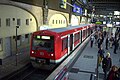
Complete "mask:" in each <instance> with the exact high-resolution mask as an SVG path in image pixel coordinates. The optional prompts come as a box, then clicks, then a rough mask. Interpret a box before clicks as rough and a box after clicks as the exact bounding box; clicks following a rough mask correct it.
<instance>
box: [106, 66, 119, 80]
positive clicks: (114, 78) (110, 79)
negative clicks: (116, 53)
mask: <svg viewBox="0 0 120 80" xmlns="http://www.w3.org/2000/svg"><path fill="white" fill-rule="evenodd" d="M107 80H119V77H118V67H117V66H115V65H114V66H112V68H111V70H110V71H109V73H108V76H107Z"/></svg>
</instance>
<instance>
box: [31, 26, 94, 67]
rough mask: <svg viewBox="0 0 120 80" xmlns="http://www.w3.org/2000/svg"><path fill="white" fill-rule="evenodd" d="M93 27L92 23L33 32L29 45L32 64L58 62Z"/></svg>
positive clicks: (81, 40) (50, 64) (38, 65)
mask: <svg viewBox="0 0 120 80" xmlns="http://www.w3.org/2000/svg"><path fill="white" fill-rule="evenodd" d="M93 29H94V24H88V25H87V24H86V25H80V26H72V27H66V28H56V29H49V30H41V31H37V32H34V33H33V34H32V37H31V47H30V59H31V62H32V65H33V66H34V67H42V68H45V67H46V66H53V65H55V64H58V63H60V62H61V61H63V60H64V59H65V58H66V57H67V56H68V55H70V53H71V52H72V51H73V50H74V49H75V48H76V47H77V46H78V45H79V44H80V43H82V42H83V41H84V40H85V38H87V37H88V36H89V35H90V34H91V32H92V31H91V30H93Z"/></svg>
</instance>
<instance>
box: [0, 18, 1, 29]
mask: <svg viewBox="0 0 120 80" xmlns="http://www.w3.org/2000/svg"><path fill="white" fill-rule="evenodd" d="M0 27H1V18H0Z"/></svg>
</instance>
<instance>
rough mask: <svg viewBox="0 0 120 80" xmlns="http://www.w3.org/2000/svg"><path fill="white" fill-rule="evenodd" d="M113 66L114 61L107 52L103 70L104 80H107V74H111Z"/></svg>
mask: <svg viewBox="0 0 120 80" xmlns="http://www.w3.org/2000/svg"><path fill="white" fill-rule="evenodd" d="M111 66H112V59H111V58H110V53H109V52H107V55H106V57H105V58H104V59H103V61H102V69H103V72H104V80H106V77H107V73H108V72H109V70H110V68H111Z"/></svg>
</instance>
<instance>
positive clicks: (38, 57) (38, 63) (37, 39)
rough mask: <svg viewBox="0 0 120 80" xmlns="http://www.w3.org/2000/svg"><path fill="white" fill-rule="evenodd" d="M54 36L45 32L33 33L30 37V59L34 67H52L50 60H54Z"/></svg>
mask: <svg viewBox="0 0 120 80" xmlns="http://www.w3.org/2000/svg"><path fill="white" fill-rule="evenodd" d="M54 58H55V55H54V36H53V35H50V34H49V33H48V34H47V33H45V32H43V33H42V32H40V33H39V32H38V33H34V34H33V35H32V38H31V48H30V59H31V62H32V65H33V66H34V67H36V68H42V69H44V68H45V69H48V68H53V67H54V66H53V64H51V63H50V60H54Z"/></svg>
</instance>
